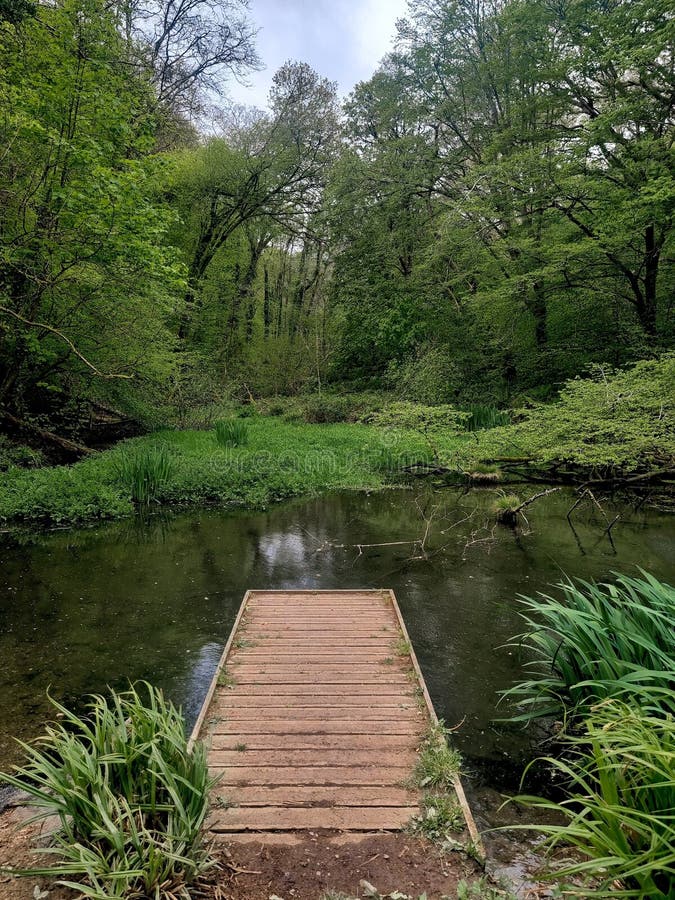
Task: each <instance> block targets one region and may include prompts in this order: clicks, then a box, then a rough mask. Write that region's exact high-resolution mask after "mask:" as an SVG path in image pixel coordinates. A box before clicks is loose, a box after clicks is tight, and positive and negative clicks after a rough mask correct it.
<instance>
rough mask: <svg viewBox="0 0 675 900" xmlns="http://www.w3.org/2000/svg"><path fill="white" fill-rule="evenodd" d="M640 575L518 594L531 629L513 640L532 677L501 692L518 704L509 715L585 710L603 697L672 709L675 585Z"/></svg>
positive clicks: (582, 713) (573, 714) (524, 717)
mask: <svg viewBox="0 0 675 900" xmlns="http://www.w3.org/2000/svg"><path fill="white" fill-rule="evenodd" d="M642 576H643V577H642V578H631V577H628V576H626V575H619V576H617V578H616V582H615V583H614V584H595V583H588V582H585V581H566V582H563V583H562V584H559V585H557V587H558V588H559V589H560V590H561V592H562V596H561V597H551V596H549V595H547V594H542V593H539V594H537V596H536V597H524V596H523V597H521V598H520V603H521V605H522V607H523V610H522V612H521V615H522V617H523V619H524V620H525V622H526V623H527V625H528V630H527V631H526V632H525V633H524V634H521V635H519V636H518V637H517V638H516V639H514V641H513V642H512V646H517V647H521V648H522V647H524V648H525V649H526V650H527V651H528V653H529V654H530V656H531V658H532V659H531V662H530V663H529V664H528V665H529V667H530V668H531V669H532V670H533V676H532V678H529V679H527V680H526V681H523V682H522V683H520V684H518V685H516V686H515V687H513V688H510V689H509V690H507V691H505V692H504V696H505V697H507V698H508V699H510V700H512V701H515V702H516V703H517V704H518V706H519V708H520V713H519V714H518V715H516V716H514V717H513V718H515V719H517V720H521V721H523V720H528V719H535V718H538V717H541V716H550V715H556V716H561V715H565V716H567V717H571V718H572V719H573V718H574V717H576V716H581V717H583V716H585V715H587V714H588V713H589V712H590V708H591V707H592V706H593V705H594V704H595V703H597V702H598V701H601V700H605V699H607V698H619V699H630V701H631V702H632V703H639V704H640V706H641V707H642V708H643V709H644V710H645V711H646V712H653V713H655V714H664V713H668V714H671V715H675V692H674V691H673V684H675V642H674V641H673V625H674V623H675V588H673V587H672V586H671V585H669V584H664V583H663V582H660V581H657V579H656V578H654V577H653V576H651V575H648V574H646V573H642Z"/></svg>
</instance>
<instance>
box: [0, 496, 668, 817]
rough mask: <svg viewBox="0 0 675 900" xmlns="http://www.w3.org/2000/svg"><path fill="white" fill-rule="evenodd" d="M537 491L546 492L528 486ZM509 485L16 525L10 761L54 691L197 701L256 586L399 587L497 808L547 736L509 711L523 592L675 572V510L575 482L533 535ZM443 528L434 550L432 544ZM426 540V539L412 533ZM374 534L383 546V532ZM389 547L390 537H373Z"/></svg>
mask: <svg viewBox="0 0 675 900" xmlns="http://www.w3.org/2000/svg"><path fill="white" fill-rule="evenodd" d="M518 490H520V492H521V494H522V495H523V496H529V495H530V494H533V493H535V492H536V491H537V490H538V489H537V488H533V487H531V486H529V487H524V488H522V489H521V488H518ZM495 496H496V492H495V491H494V490H490V489H473V490H471V491H466V490H459V489H456V488H449V489H441V490H435V491H432V490H430V489H429V488H428V487H427V486H425V485H416V486H414V487H413V488H412V489H408V490H406V489H397V490H392V491H386V492H382V493H377V494H370V495H368V494H360V493H340V494H334V495H328V496H323V497H321V498H317V499H312V500H308V501H307V500H306V501H296V502H291V503H286V504H283V505H279V506H275V507H272V508H271V509H269V510H267V511H266V512H250V511H249V512H232V511H225V510H216V509H209V510H201V511H198V512H195V511H191V512H179V513H175V514H171V513H166V512H158V513H156V514H155V515H152V516H149V517H148V516H146V517H143V516H140V515H139V516H138V517H137V518H135V519H133V520H126V521H122V522H119V523H114V524H110V525H104V526H99V527H96V528H92V529H83V530H67V531H56V532H51V533H48V534H44V535H41V536H34V535H33V536H28V535H26V536H24V537H23V538H22V537H17V536H6V539H5V543H4V544H3V545H0V561H1V568H0V660H1V661H2V665H1V667H0V716H1V721H0V769H6V767H7V766H9V765H10V764H11V763H13V762H15V761H16V760H17V759H18V755H19V754H18V748H17V746H16V744H15V742H14V740H13V738H14V737H19V738H21V739H23V740H28V739H30V738H31V737H34V736H35V735H36V734H37V733H39V732H40V730H41V729H42V726H43V724H44V722H45V720H46V719H47V718H49V716H50V706H49V704H48V702H47V700H46V692H47V691H48V690H49V691H50V693H51V694H52V696H54V697H55V698H57V699H59V700H62V701H64V702H66V703H67V704H69V705H71V706H74V707H79V705H80V704H81V702H82V698H83V697H84V696H85V695H86V694H87V693H89V692H93V691H101V690H103V689H104V688H105V687H106V685H111V686H113V687H122V686H124V685H125V684H126V682H127V679H132V680H135V679H139V678H143V679H148V680H149V681H152V682H153V683H155V684H157V685H158V686H160V687H162V688H164V689H165V690H166V692H167V693H168V695H169V696H170V697H171V698H172V699H173V700H174V701H175V702H176V703H179V704H181V705H182V707H183V709H184V710H185V713H186V715H187V717H188V719H189V720H193V719H194V717H195V716H196V715H197V712H198V710H199V707H200V705H201V702H202V699H203V697H204V694H205V692H206V688H207V685H208V684H209V682H210V679H211V677H212V673H213V671H214V668H215V666H216V663H217V661H218V658H219V656H220V653H221V650H222V646H223V644H224V642H225V640H226V639H227V636H228V634H229V631H230V628H231V625H232V623H233V621H234V618H235V615H236V612H237V609H238V607H239V604H240V602H241V599H242V596H243V594H244V592H245V590H246V589H247V588H258V589H261V588H336V587H339V588H350V587H388V588H393V589H394V590H395V592H396V595H397V597H398V601H399V604H400V607H401V610H402V612H403V615H404V618H405V621H406V625H407V627H408V630H409V632H410V636H411V640H412V642H413V644H414V646H415V650H416V652H417V654H418V657H419V660H420V664H421V667H422V670H423V672H424V676H425V678H426V681H427V685H428V687H429V691H430V693H431V697H432V699H433V702H434V705H435V707H436V710H437V712H438V715H439V716H440V717H442V718H443V719H444V720H445V722H446V724H447V725H448V726H450V727H453V728H454V727H455V726H457V728H456V731H455V732H454V741H455V744H456V745H457V746H458V747H459V749H460V750H461V751H462V753H463V754H464V757H465V759H466V762H467V768H468V770H469V771H470V772H471V773H472V779H471V788H470V795H471V799H472V803H473V804H474V806H475V809H476V812H477V814H478V817H479V819H482V820H484V821H487V822H490V821H495V820H496V819H497V818H498V817H497V816H496V815H495V814H494V810H495V808H496V805H497V803H496V798H497V793H496V792H498V791H509V790H514V789H516V788H517V785H518V780H519V778H520V775H521V773H522V769H523V766H524V764H525V763H526V762H527V761H528V760H529V759H531V758H532V756H533V755H534V754H535V753H536V752H537V750H536V747H535V746H534V743H535V739H536V737H537V736H536V735H534V734H533V733H532V732H528V731H527V730H524V729H522V728H520V727H514V726H506V725H504V724H501V723H499V722H497V721H495V720H496V719H497V718H499V717H500V716H502V715H504V714H505V713H506V709H503V708H502V706H500V707H499V708H497V700H498V692H499V691H500V690H502V689H504V688H506V687H508V686H509V685H510V684H512V683H513V682H514V681H515V680H517V679H518V678H519V676H520V675H521V673H522V663H523V660H522V659H521V658H520V656H519V654H518V652H517V651H515V650H514V649H513V648H509V647H506V646H505V644H506V643H507V642H508V641H509V639H510V638H511V637H512V636H513V635H515V634H517V633H518V632H519V631H521V630H522V628H521V622H520V619H519V615H518V603H517V601H516V597H517V595H518V594H519V593H534V592H536V591H537V590H543V589H545V588H546V586H547V585H548V584H550V583H552V582H556V581H558V580H560V578H561V577H562V574H563V573H569V574H572V575H576V576H579V577H582V578H597V579H602V578H606V577H609V576H610V574H611V572H612V571H613V570H620V571H623V572H629V573H630V572H635V569H636V567H637V566H641V567H643V568H644V569H646V570H648V571H650V572H653V573H654V574H655V575H656V576H658V577H661V578H665V579H669V578H672V574H673V572H672V569H671V568H670V567H669V553H670V550H671V548H672V538H673V534H674V533H675V520H674V519H673V517H672V516H669V515H668V514H666V513H665V512H659V511H657V510H654V509H650V508H647V507H645V506H642V507H641V508H640V507H639V506H637V507H636V506H631V505H630V504H629V503H627V502H621V503H613V502H611V501H603V506H604V508H605V512H606V514H607V516H608V517H609V518H610V520H611V519H612V518H613V516H614V515H615V514H616V513H617V512H618V511H621V513H622V517H621V519H620V520H619V521H618V522H617V524H616V525H615V526H614V527H613V529H612V530H611V532H610V535H609V536H608V535H607V534H606V533H605V529H606V527H607V523H606V522H605V519H604V518H603V516H602V515H601V512H600V511H599V510H598V509H597V508H596V507H594V506H592V504H588V505H585V506H582V507H579V508H578V509H577V510H575V512H574V513H573V516H572V522H573V523H574V528H572V527H570V524H569V522H568V521H567V519H566V513H567V512H568V510H569V509H570V507H571V506H572V504H573V502H574V495H573V494H572V493H570V492H567V491H561V492H559V493H555V494H551V495H549V496H548V497H544V498H542V499H541V500H538V501H537V502H536V503H535V504H533V505H532V506H530V507H529V508H528V510H527V516H528V524H527V526H525V527H524V528H522V529H519V530H518V531H512V530H510V529H507V528H503V527H501V526H495V525H494V516H493V515H491V512H490V507H491V505H492V504H493V503H494V500H495ZM425 533H426V540H425V543H424V546H423V547H422V546H421V545H420V543H415V542H416V541H420V540H421V539H423V537H424V535H425ZM406 542H410V543H406ZM367 545H371V546H367ZM372 545H378V546H372Z"/></svg>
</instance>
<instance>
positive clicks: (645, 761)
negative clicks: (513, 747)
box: [515, 700, 675, 900]
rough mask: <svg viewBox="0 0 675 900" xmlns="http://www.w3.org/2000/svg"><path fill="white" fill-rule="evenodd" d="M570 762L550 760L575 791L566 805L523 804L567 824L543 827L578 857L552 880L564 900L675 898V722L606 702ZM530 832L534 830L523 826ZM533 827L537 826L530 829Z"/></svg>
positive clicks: (575, 742)
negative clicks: (573, 898)
mask: <svg viewBox="0 0 675 900" xmlns="http://www.w3.org/2000/svg"><path fill="white" fill-rule="evenodd" d="M566 742H567V744H568V745H569V746H570V748H571V749H570V754H569V755H568V756H567V757H565V758H563V759H555V758H548V759H546V760H545V762H547V763H548V764H549V765H550V766H551V767H552V768H553V769H555V770H557V771H558V772H559V773H560V774H562V776H563V777H564V778H565V779H566V781H567V782H568V784H569V789H568V796H567V798H566V799H565V800H563V801H562V802H559V803H558V802H553V801H551V800H545V799H541V798H537V797H529V796H522V797H517V798H515V799H516V800H517V801H518V802H521V803H524V804H525V805H529V806H536V807H538V808H540V809H544V810H547V811H550V812H554V813H557V814H558V816H559V817H562V819H563V820H564V824H560V825H553V824H548V825H537V826H536V830H537V831H539V832H543V834H544V835H546V843H547V845H548V848H549V849H551V850H552V849H555V848H559V847H561V846H567V847H571V848H573V849H574V851H575V853H574V854H573V855H572V857H571V858H570V854H567V859H566V860H565V861H564V862H563V863H562V864H560V863H558V864H557V865H556V866H555V867H554V868H553V869H552V874H553V875H554V876H555V878H556V879H557V880H559V881H562V882H568V881H569V879H573V880H576V881H577V882H578V881H579V880H581V881H582V884H581V885H579V884H578V883H577V884H576V885H575V884H573V883H572V884H567V886H566V890H565V896H577V897H582V898H585V897H629V898H635V900H666V898H668V900H672V898H673V897H675V719H674V718H673V716H672V715H665V716H662V715H651V714H649V713H645V712H643V711H641V710H640V709H639V708H636V707H634V706H632V705H630V704H627V703H623V702H620V701H617V700H606V701H604V702H603V703H602V704H599V705H598V706H597V707H595V708H594V709H593V710H592V712H591V716H590V718H589V719H588V720H587V721H586V723H585V733H584V734H583V735H582V736H581V737H579V736H577V737H575V738H574V739H572V738H569V737H568V738H567V739H566ZM524 827H527V826H524ZM531 827H532V826H531Z"/></svg>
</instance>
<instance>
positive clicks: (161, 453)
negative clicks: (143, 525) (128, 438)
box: [115, 444, 175, 503]
mask: <svg viewBox="0 0 675 900" xmlns="http://www.w3.org/2000/svg"><path fill="white" fill-rule="evenodd" d="M115 466H116V474H117V479H118V482H119V483H120V484H121V485H122V486H123V488H124V489H125V490H126V491H127V492H128V494H129V496H130V497H131V499H132V500H133V501H134V502H135V503H150V502H152V501H159V500H161V498H162V494H163V491H164V489H165V488H166V487H167V485H168V484H169V482H170V481H171V476H172V475H173V472H174V468H175V466H174V460H173V457H172V455H171V452H170V451H169V449H168V448H167V447H165V446H163V445H161V444H160V445H150V446H144V445H141V446H135V447H130V448H129V449H125V450H124V451H123V452H121V453H119V454H118V456H117V459H116V462H115Z"/></svg>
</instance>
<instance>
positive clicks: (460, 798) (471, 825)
mask: <svg viewBox="0 0 675 900" xmlns="http://www.w3.org/2000/svg"><path fill="white" fill-rule="evenodd" d="M385 592H386V593H387V594H389V597H390V598H391V604H392V606H393V607H394V612H395V613H396V618H397V619H398V624H399V627H400V629H401V631H402V632H403V638H404V640H405V641H406V644H407V646H408V652H409V654H410V661H411V662H412V666H413V669H414V670H415V674H416V675H417V679H418V681H419V683H420V686H421V688H422V695H423V697H424V702H425V704H426V707H427V711H428V712H429V717H430V719H431V722H432V724H433V725H438V724H439V722H438V716H437V715H436V710H435V709H434V704H433V703H432V702H431V697H430V695H429V691H428V689H427V683H426V681H425V680H424V675H423V674H422V670H421V668H420V664H419V662H418V659H417V655H416V654H415V649H414V647H413V645H412V641H411V640H410V635H409V634H408V629H407V628H406V627H405V622H404V621H403V616H402V614H401V610H400V609H399V605H398V600H397V599H396V594H395V593H394V591H393V590H390V589H385ZM452 785H453V787H454V789H455V794H456V795H457V802H458V803H459V805H460V806H461V808H462V813H463V814H464V819H465V821H466V827H467V828H468V829H469V835H470V836H471V840H472V842H473V845H474V847H475V848H476V851H477V853H478V855H479V856H480V857H481V858H482V859H485V847H484V846H483V841H482V840H481V836H480V834H479V832H478V828H477V827H476V822H475V820H474V817H473V813H472V812H471V807H470V806H469V801H468V800H467V799H466V794H465V793H464V787H463V785H462V779H461V778H460V776H459V774H456V775H454V776H453V779H452Z"/></svg>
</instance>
